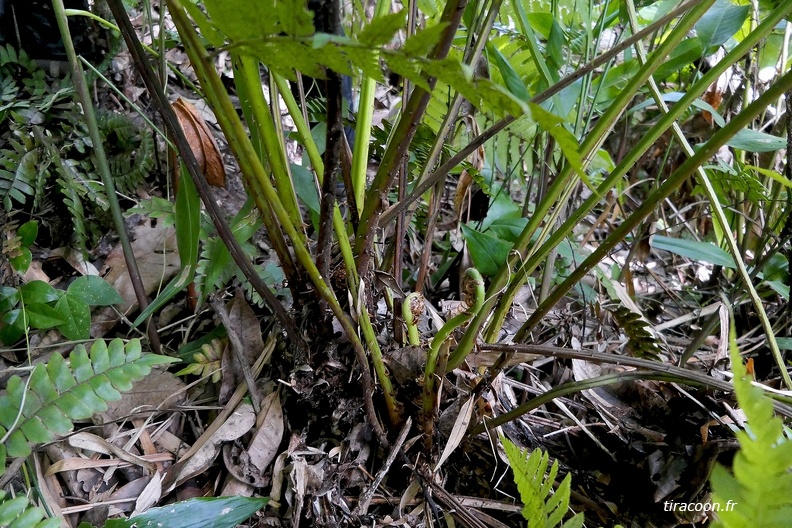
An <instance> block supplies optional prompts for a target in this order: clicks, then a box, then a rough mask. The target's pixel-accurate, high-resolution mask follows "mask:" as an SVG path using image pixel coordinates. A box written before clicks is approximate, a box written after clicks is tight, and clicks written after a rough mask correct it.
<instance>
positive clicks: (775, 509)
mask: <svg viewBox="0 0 792 528" xmlns="http://www.w3.org/2000/svg"><path fill="white" fill-rule="evenodd" d="M730 341H731V362H732V371H733V372H734V391H735V393H736V394H737V401H738V402H739V404H740V406H741V407H742V409H743V411H744V412H745V416H746V417H747V419H748V427H747V429H746V430H745V431H738V432H737V439H738V440H739V441H740V450H739V452H738V453H737V454H736V455H735V457H734V463H733V470H734V475H732V474H730V473H729V472H728V471H727V470H726V469H725V468H724V467H723V466H720V465H716V466H715V468H714V470H713V472H712V477H711V480H712V489H713V497H712V500H713V503H714V505H715V507H714V508H713V511H716V512H717V514H718V517H719V521H718V522H717V523H716V524H715V526H717V527H719V528H749V527H753V526H762V527H763V528H774V527H782V526H789V523H790V519H792V496H790V494H789V491H790V490H792V441H790V439H789V438H788V437H787V436H785V435H784V426H783V423H782V421H781V419H780V418H778V417H775V416H773V403H772V401H771V400H770V399H769V398H768V397H767V396H765V394H764V391H762V390H761V389H760V388H758V387H755V386H754V385H753V384H752V383H751V379H750V377H749V376H748V375H747V372H746V368H745V365H743V363H742V359H741V358H740V354H739V351H738V350H737V346H736V340H735V333H734V325H733V324H732V335H731V338H730Z"/></svg>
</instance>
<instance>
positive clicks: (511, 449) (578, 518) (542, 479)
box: [501, 437, 584, 528]
mask: <svg viewBox="0 0 792 528" xmlns="http://www.w3.org/2000/svg"><path fill="white" fill-rule="evenodd" d="M501 444H502V445H503V450H504V451H506V456H507V457H508V459H509V465H510V466H511V469H512V471H513V472H514V481H515V483H516V484H517V489H518V490H519V491H520V499H521V500H522V502H523V504H524V506H523V509H522V516H523V517H524V518H525V520H526V521H528V527H529V528H554V527H555V526H561V527H562V528H579V527H582V526H583V521H584V518H583V514H582V513H578V514H576V515H575V516H573V517H572V518H570V519H569V520H568V521H566V522H564V523H563V524H561V523H562V521H563V520H564V514H565V513H566V511H567V508H569V494H570V486H571V483H572V475H571V474H569V473H567V476H566V477H564V480H562V481H561V484H560V485H559V486H558V489H557V490H556V491H555V493H554V494H553V495H552V496H551V495H550V491H551V490H552V489H553V483H554V482H555V478H556V476H557V475H558V461H557V460H556V461H554V462H553V465H552V466H551V467H550V471H549V472H548V470H547V464H548V460H549V457H548V454H547V453H546V452H543V451H541V450H540V449H535V450H533V451H532V452H531V453H530V454H528V450H527V449H520V448H519V447H517V446H516V445H514V444H513V443H512V442H511V441H510V440H509V439H507V438H505V437H501ZM545 474H546V475H545Z"/></svg>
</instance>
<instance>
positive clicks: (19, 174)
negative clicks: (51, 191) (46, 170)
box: [0, 138, 38, 211]
mask: <svg viewBox="0 0 792 528" xmlns="http://www.w3.org/2000/svg"><path fill="white" fill-rule="evenodd" d="M8 145H9V146H10V147H11V148H0V199H2V201H3V206H4V207H5V210H6V211H11V209H12V208H13V204H12V200H16V201H17V202H19V203H20V204H24V203H25V202H26V201H27V197H28V196H31V195H32V194H33V189H34V187H33V185H34V182H35V178H36V170H35V168H36V161H37V159H38V155H37V152H36V151H35V150H27V149H26V148H25V147H24V145H22V144H21V143H19V142H18V141H16V140H14V139H11V138H9V141H8Z"/></svg>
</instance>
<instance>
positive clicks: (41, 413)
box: [0, 339, 175, 524]
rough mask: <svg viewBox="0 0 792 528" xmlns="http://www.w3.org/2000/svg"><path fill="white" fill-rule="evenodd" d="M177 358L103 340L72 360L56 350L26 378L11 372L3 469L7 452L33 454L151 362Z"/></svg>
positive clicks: (1, 416)
mask: <svg viewBox="0 0 792 528" xmlns="http://www.w3.org/2000/svg"><path fill="white" fill-rule="evenodd" d="M173 361H175V359H173V358H169V357H165V356H158V355H155V354H142V353H141V347H140V341H139V340H137V339H133V340H132V341H130V342H129V343H127V344H126V345H124V343H123V341H121V340H120V339H115V340H113V341H111V342H110V345H109V346H108V345H107V344H106V343H105V342H104V340H101V339H99V340H97V341H95V342H94V343H93V345H92V346H91V351H90V356H89V354H88V351H87V350H86V349H85V346H83V345H78V346H77V347H75V349H74V350H73V351H72V353H71V355H70V356H69V361H68V362H67V361H66V360H65V359H63V356H61V355H59V354H54V355H53V356H52V359H50V361H49V362H48V363H47V364H46V365H44V364H38V365H36V367H35V368H34V369H33V372H32V374H31V375H30V377H29V378H28V379H27V381H25V380H23V379H22V378H20V377H19V376H13V377H11V378H10V379H9V380H8V384H7V386H6V393H5V394H4V395H2V396H0V438H2V440H3V441H2V444H0V460H2V461H3V464H2V466H0V468H2V469H0V474H2V472H3V471H4V468H5V460H6V457H7V456H8V457H26V456H28V455H30V453H31V448H30V444H41V443H45V442H50V441H52V440H53V438H54V437H55V436H56V435H63V434H66V433H68V432H70V431H71V430H72V427H73V422H74V421H75V420H85V419H87V418H90V417H91V416H93V415H94V414H95V413H97V412H103V411H105V410H107V402H108V401H114V400H118V399H120V398H121V392H126V391H129V390H130V389H131V388H132V382H134V381H137V380H139V379H141V378H143V377H144V376H146V375H147V374H148V373H149V372H150V371H151V368H152V367H153V366H155V365H161V364H164V363H171V362H173ZM0 524H2V523H0Z"/></svg>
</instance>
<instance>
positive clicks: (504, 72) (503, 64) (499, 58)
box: [487, 42, 531, 102]
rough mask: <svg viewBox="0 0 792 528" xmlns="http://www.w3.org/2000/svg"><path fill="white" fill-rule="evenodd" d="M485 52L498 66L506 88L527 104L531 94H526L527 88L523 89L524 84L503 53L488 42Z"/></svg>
mask: <svg viewBox="0 0 792 528" xmlns="http://www.w3.org/2000/svg"><path fill="white" fill-rule="evenodd" d="M487 51H488V53H489V54H490V56H492V57H494V58H495V64H497V65H498V70H500V74H501V76H502V77H503V82H504V83H505V84H506V88H508V89H509V91H510V92H511V93H512V94H513V95H514V96H515V97H517V98H518V99H520V100H522V101H526V102H527V101H528V100H529V99H530V98H531V94H530V93H528V88H526V87H525V83H524V82H523V80H522V79H521V78H520V75H519V74H518V73H517V72H516V71H515V70H514V68H512V65H511V64H509V61H508V60H507V59H506V57H504V55H503V53H501V52H500V50H499V49H497V48H496V47H495V46H493V45H492V43H489V42H488V43H487Z"/></svg>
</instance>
